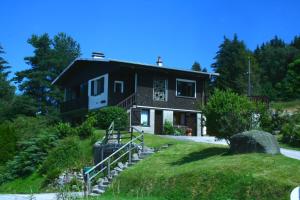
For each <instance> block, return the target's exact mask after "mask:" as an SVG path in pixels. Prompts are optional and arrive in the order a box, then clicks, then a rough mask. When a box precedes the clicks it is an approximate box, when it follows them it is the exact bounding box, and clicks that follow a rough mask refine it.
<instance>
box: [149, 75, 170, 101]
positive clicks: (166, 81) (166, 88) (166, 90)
mask: <svg viewBox="0 0 300 200" xmlns="http://www.w3.org/2000/svg"><path fill="white" fill-rule="evenodd" d="M163 80H164V81H165V92H166V100H164V101H163V102H167V101H168V79H163ZM154 81H155V80H153V84H152V85H153V86H154ZM152 96H153V97H152V100H153V101H159V100H154V87H153V95H152Z"/></svg>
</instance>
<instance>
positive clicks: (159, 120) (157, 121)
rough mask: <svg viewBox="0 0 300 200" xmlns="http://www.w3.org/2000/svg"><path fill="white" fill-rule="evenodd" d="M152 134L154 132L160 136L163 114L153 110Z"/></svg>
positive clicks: (160, 111)
mask: <svg viewBox="0 0 300 200" xmlns="http://www.w3.org/2000/svg"><path fill="white" fill-rule="evenodd" d="M154 132H155V134H162V132H163V113H162V110H155V123H154Z"/></svg>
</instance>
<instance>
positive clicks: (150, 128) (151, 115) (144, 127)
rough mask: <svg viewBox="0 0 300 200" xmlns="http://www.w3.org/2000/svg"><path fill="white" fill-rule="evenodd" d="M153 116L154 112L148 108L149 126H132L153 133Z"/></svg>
mask: <svg viewBox="0 0 300 200" xmlns="http://www.w3.org/2000/svg"><path fill="white" fill-rule="evenodd" d="M154 117H155V113H154V109H150V120H149V122H150V126H134V127H136V128H137V129H139V130H141V131H144V133H152V134H154Z"/></svg>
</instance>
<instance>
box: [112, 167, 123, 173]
mask: <svg viewBox="0 0 300 200" xmlns="http://www.w3.org/2000/svg"><path fill="white" fill-rule="evenodd" d="M114 170H116V171H117V172H122V171H123V169H121V168H120V167H115V168H114Z"/></svg>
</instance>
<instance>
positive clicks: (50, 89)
mask: <svg viewBox="0 0 300 200" xmlns="http://www.w3.org/2000/svg"><path fill="white" fill-rule="evenodd" d="M28 43H29V44H30V45H32V46H33V48H34V55H33V56H28V57H25V58H24V60H25V61H26V63H27V64H28V65H30V66H31V68H30V69H27V70H23V71H20V72H17V73H16V77H15V78H14V80H15V81H16V82H17V83H19V89H20V91H22V92H23V93H24V94H25V95H28V96H29V97H32V98H34V99H36V100H37V102H38V105H39V110H40V111H41V112H42V113H44V114H45V113H49V112H51V110H53V108H55V107H56V106H57V105H58V102H59V101H60V100H62V96H63V95H62V93H61V91H59V89H58V88H57V86H54V85H51V82H52V81H53V80H54V79H55V78H56V77H57V76H58V75H59V73H60V72H61V71H62V70H63V69H64V68H65V67H66V66H67V65H68V64H69V63H70V62H71V61H72V60H74V59H75V58H76V57H78V56H79V55H80V46H79V44H78V43H77V42H76V41H75V40H74V39H72V38H71V37H70V36H67V35H66V34H65V33H59V34H57V35H56V36H54V38H53V39H51V38H50V37H49V35H48V34H46V33H45V34H43V35H40V36H38V35H32V36H31V38H30V39H29V40H28Z"/></svg>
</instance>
